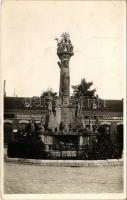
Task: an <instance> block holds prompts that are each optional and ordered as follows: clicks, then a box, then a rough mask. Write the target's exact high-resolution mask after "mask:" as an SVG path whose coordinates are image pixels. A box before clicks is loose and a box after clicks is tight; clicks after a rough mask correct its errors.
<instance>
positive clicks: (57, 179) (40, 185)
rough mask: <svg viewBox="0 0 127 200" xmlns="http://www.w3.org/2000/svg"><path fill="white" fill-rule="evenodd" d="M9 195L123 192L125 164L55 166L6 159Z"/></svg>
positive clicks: (6, 181)
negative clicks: (10, 161)
mask: <svg viewBox="0 0 127 200" xmlns="http://www.w3.org/2000/svg"><path fill="white" fill-rule="evenodd" d="M4 170H5V172H4V173H5V174H4V175H5V180H4V181H5V182H4V191H5V194H27V193H31V194H46V193H52V194H53V193H122V192H123V167H122V166H103V167H102V166H96V167H55V166H37V165H28V164H18V163H9V162H5V166H4Z"/></svg>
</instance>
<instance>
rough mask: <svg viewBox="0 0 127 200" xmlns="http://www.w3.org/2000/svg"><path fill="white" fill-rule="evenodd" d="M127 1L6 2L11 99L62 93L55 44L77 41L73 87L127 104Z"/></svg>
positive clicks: (5, 67) (5, 55) (5, 58)
mask: <svg viewBox="0 0 127 200" xmlns="http://www.w3.org/2000/svg"><path fill="white" fill-rule="evenodd" d="M125 6H126V3H125V2H124V1H102V2H101V1H84V2H83V1H73V2H72V1H69V2H67V1H61V2H58V1H47V2H46V1H5V2H3V4H2V72H3V74H2V78H3V80H4V79H5V80H6V92H7V95H10V96H12V95H13V93H14V88H15V91H16V94H17V95H18V96H39V95H40V94H41V92H42V90H46V89H47V88H50V87H51V88H53V90H54V91H57V92H58V90H59V77H60V74H59V67H58V65H57V61H58V57H57V55H56V48H57V44H56V41H55V40H54V38H55V37H59V36H60V34H61V33H62V32H68V33H69V34H70V35H71V41H72V44H73V46H74V53H75V55H74V56H72V58H71V61H70V78H71V85H75V84H78V83H79V82H80V80H81V78H86V80H87V81H93V83H94V87H95V88H96V89H97V93H98V94H99V96H100V97H102V98H105V99H108V98H109V99H111V98H112V99H121V98H122V97H123V96H124V80H125Z"/></svg>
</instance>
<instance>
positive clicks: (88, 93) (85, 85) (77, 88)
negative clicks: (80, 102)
mask: <svg viewBox="0 0 127 200" xmlns="http://www.w3.org/2000/svg"><path fill="white" fill-rule="evenodd" d="M92 85H93V82H87V81H86V80H85V78H83V79H81V82H80V84H79V85H73V86H72V89H73V94H72V97H73V98H77V99H79V98H80V97H84V98H98V95H95V92H96V89H90V88H91V86H92Z"/></svg>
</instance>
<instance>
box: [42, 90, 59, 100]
mask: <svg viewBox="0 0 127 200" xmlns="http://www.w3.org/2000/svg"><path fill="white" fill-rule="evenodd" d="M49 94H50V96H51V97H52V98H53V99H56V98H57V92H54V91H53V89H52V88H51V89H48V90H46V91H43V93H42V94H41V97H43V98H45V97H48V95H49Z"/></svg>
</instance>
